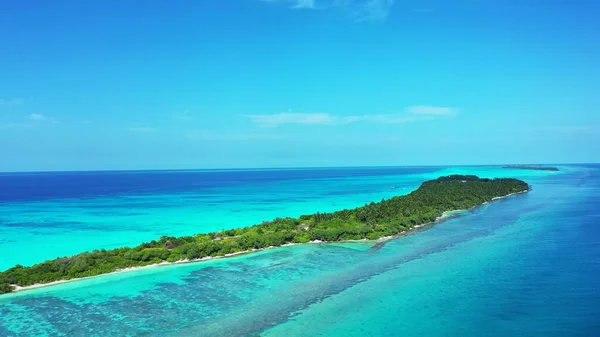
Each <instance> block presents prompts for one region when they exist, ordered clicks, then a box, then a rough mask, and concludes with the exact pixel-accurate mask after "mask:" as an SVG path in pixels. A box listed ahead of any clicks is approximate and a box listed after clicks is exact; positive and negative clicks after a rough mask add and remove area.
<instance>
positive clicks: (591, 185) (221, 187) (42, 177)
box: [0, 164, 600, 337]
mask: <svg viewBox="0 0 600 337" xmlns="http://www.w3.org/2000/svg"><path fill="white" fill-rule="evenodd" d="M558 167H559V168H560V171H558V172H551V171H527V170H514V169H502V168H500V167H491V166H490V167H486V166H469V167H399V168H331V169H282V170H275V169H273V170H210V171H207V170H201V171H139V172H133V171H130V172H63V173H4V174H0V270H4V269H7V268H9V267H11V266H13V265H15V264H22V265H31V264H34V263H38V262H41V261H44V260H46V259H51V258H55V257H59V256H68V255H72V254H76V253H79V252H82V251H84V250H93V249H101V248H105V249H108V248H115V247H120V246H128V245H129V246H132V245H137V244H139V243H141V242H144V241H149V240H152V239H156V238H158V237H160V236H161V235H188V234H194V233H200V232H210V231H217V230H221V229H228V228H235V227H240V226H247V225H252V224H256V223H260V222H261V221H263V220H269V219H272V218H275V217H278V216H298V215H300V214H304V213H312V212H316V211H321V212H322V211H332V210H337V209H342V208H350V207H357V206H360V205H363V204H365V203H368V202H371V201H379V200H381V199H383V198H389V197H392V196H394V195H401V194H406V193H409V192H410V191H412V190H414V189H416V188H417V187H418V186H419V184H420V183H421V182H423V181H425V180H428V179H432V178H436V177H438V176H441V175H447V174H454V173H459V174H476V175H478V176H480V177H488V178H493V177H516V178H520V179H523V180H525V181H526V182H528V183H529V184H530V185H531V186H532V190H531V191H530V192H529V193H526V194H522V195H516V196H512V197H509V198H506V199H502V200H499V201H496V202H492V203H490V204H487V205H484V206H482V207H478V208H475V209H473V210H470V211H466V212H462V213H460V215H459V216H457V217H455V218H452V219H450V220H447V221H444V222H442V223H439V224H436V225H433V226H430V227H428V228H426V229H423V230H420V231H418V232H415V233H413V234H411V235H408V236H404V237H401V238H398V239H396V240H393V241H390V242H387V243H386V244H385V245H383V247H381V248H380V249H374V248H373V243H368V242H360V243H335V244H305V245H297V246H290V247H284V248H276V249H270V250H265V251H261V252H257V253H252V254H247V255H241V256H236V257H232V258H226V259H215V260H211V261H206V262H200V263H191V264H182V265H170V266H161V267H154V268H146V269H139V270H135V271H131V272H124V273H115V274H111V275H105V276H100V277H95V278H90V279H86V280H81V281H76V282H70V283H64V284H60V285H56V286H51V287H45V288H39V289H34V290H30V291H25V292H20V293H15V294H9V295H3V296H0V336H165V335H166V336H211V337H212V336H228V337H229V336H265V337H266V336H286V337H289V336H333V337H336V336H457V335H460V336H598V335H600V287H599V286H598V285H599V284H600V207H599V206H600V165H591V164H590V165H559V166H558Z"/></svg>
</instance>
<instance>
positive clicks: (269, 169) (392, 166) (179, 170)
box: [0, 162, 600, 174]
mask: <svg viewBox="0 0 600 337" xmlns="http://www.w3.org/2000/svg"><path fill="white" fill-rule="evenodd" d="M597 164H600V162H596V163H592V162H589V163H535V164H534V163H528V164H527V163H502V164H468V165H460V164H450V165H448V164H446V165H373V166H369V165H355V166H352V165H350V166H348V165H341V166H279V167H230V168H181V169H168V168H157V169H143V168H140V169H89V170H23V171H0V174H14V173H17V174H18V173H25V174H26V173H78V172H80V173H86V172H87V173H93V172H172V171H178V172H185V171H248V170H258V171H259V170H265V171H271V170H294V169H299V170H310V169H344V168H410V167H415V168H416V167H476V166H481V167H483V166H507V165H532V166H548V165H597Z"/></svg>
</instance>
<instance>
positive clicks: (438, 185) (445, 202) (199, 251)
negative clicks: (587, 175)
mask: <svg viewBox="0 0 600 337" xmlns="http://www.w3.org/2000/svg"><path fill="white" fill-rule="evenodd" d="M529 189H530V187H529V185H528V184H527V183H525V182H524V181H521V180H518V179H512V178H496V179H481V178H478V177H477V176H472V175H451V176H445V177H440V178H437V179H434V180H430V181H426V182H424V183H422V184H421V186H419V188H418V189H416V190H414V191H412V192H411V193H409V194H407V195H402V196H396V197H393V198H390V199H384V200H381V201H380V202H371V203H369V204H366V205H364V206H361V207H357V208H354V209H344V210H340V211H336V212H330V213H320V212H317V213H315V214H308V215H302V216H300V217H298V218H290V217H287V218H277V219H274V220H272V221H265V222H263V223H261V224H257V225H254V226H250V227H244V228H236V229H228V230H223V231H220V232H214V233H205V234H197V235H193V236H183V237H169V236H163V237H161V238H160V239H158V240H153V241H151V242H146V243H143V244H141V245H139V246H137V247H133V248H130V247H123V248H117V249H111V250H105V249H99V250H94V251H91V252H85V253H81V254H78V255H75V256H71V257H61V258H57V259H54V260H48V261H45V262H42V263H39V264H36V265H33V266H30V267H24V266H21V265H17V266H15V267H12V268H10V269H8V270H6V271H4V272H1V273H0V294H1V293H9V292H13V291H15V290H19V289H24V288H25V289H26V288H27V287H31V286H37V285H43V284H48V283H55V282H64V281H67V280H74V279H79V278H84V277H90V276H96V275H100V274H107V273H111V272H116V271H120V270H124V269H128V268H134V267H143V266H150V265H158V264H166V263H181V262H190V261H199V260H202V259H207V258H211V257H220V256H231V255H235V254H241V253H247V252H252V251H255V250H260V249H265V248H270V247H279V246H283V245H287V244H301V243H309V242H335V241H350V240H363V239H366V240H377V239H381V238H390V237H394V236H396V235H400V234H401V233H403V232H406V231H408V230H410V229H412V228H415V227H418V226H421V225H423V224H427V223H433V222H435V221H437V220H438V219H440V218H441V217H442V216H443V214H444V213H445V212H447V211H453V210H464V209H470V208H473V207H476V206H479V205H482V204H484V203H487V202H490V201H494V200H496V199H499V198H503V197H507V196H510V195H513V194H517V193H523V192H527V191H529Z"/></svg>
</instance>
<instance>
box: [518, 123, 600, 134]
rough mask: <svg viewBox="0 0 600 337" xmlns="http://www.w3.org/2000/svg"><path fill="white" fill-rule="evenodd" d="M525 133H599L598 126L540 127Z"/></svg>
mask: <svg viewBox="0 0 600 337" xmlns="http://www.w3.org/2000/svg"><path fill="white" fill-rule="evenodd" d="M526 131H539V132H554V133H586V132H594V133H595V132H599V131H600V126H598V125H549V126H540V127H534V128H530V129H527V130H526Z"/></svg>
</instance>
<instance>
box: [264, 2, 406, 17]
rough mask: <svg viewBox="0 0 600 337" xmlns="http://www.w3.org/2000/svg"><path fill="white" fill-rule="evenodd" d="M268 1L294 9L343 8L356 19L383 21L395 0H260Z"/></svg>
mask: <svg viewBox="0 0 600 337" xmlns="http://www.w3.org/2000/svg"><path fill="white" fill-rule="evenodd" d="M260 1H262V2H269V3H285V4H288V5H290V7H291V8H295V9H316V10H323V9H329V8H337V9H344V10H347V11H349V12H350V13H352V16H353V17H355V18H356V21H358V22H360V21H384V20H385V19H386V18H387V16H388V15H389V13H390V11H391V9H392V7H393V5H394V1H395V0H260Z"/></svg>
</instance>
